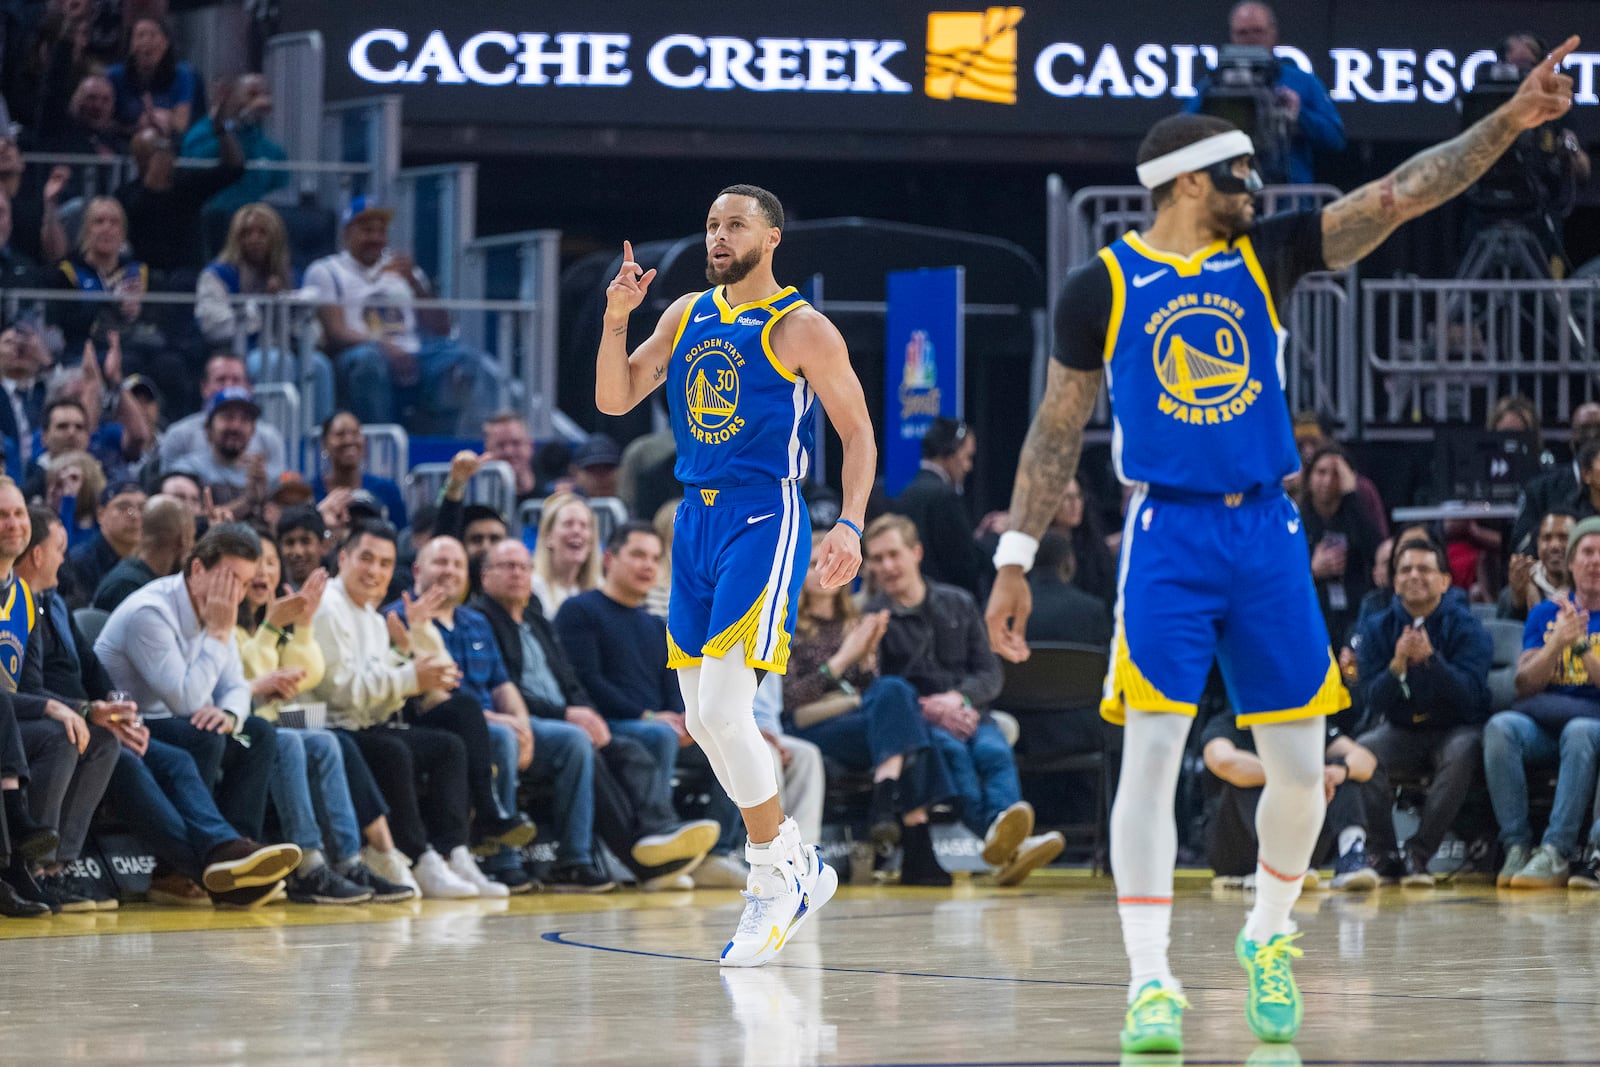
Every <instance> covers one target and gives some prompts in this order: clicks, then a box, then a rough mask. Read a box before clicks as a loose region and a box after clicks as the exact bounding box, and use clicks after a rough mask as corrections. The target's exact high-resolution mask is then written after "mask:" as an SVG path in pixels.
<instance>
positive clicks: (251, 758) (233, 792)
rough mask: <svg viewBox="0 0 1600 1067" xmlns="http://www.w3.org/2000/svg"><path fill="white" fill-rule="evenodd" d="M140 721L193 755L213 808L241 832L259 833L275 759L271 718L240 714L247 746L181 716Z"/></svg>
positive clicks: (275, 740) (275, 736)
mask: <svg viewBox="0 0 1600 1067" xmlns="http://www.w3.org/2000/svg"><path fill="white" fill-rule="evenodd" d="M145 725H147V726H148V727H149V728H150V736H151V737H152V738H158V739H160V740H162V741H165V742H167V743H168V744H169V745H177V746H178V747H179V748H182V749H183V750H184V751H186V752H188V753H189V755H190V756H191V757H193V759H194V763H195V766H196V767H197V768H199V771H200V775H201V777H202V778H204V779H205V781H206V783H207V784H208V785H210V786H211V787H212V788H213V789H215V790H216V794H217V810H218V811H220V812H222V814H223V815H224V817H226V818H227V820H228V822H230V823H232V824H233V825H234V826H236V827H238V829H239V833H240V834H241V835H243V836H244V837H252V838H260V837H261V833H262V830H261V826H262V823H263V822H264V821H265V819H266V816H267V788H268V783H270V782H271V781H272V767H273V764H274V763H276V762H277V760H278V731H277V728H276V727H275V726H274V725H273V724H272V723H270V722H268V721H267V720H266V719H262V718H259V717H258V716H255V715H252V716H250V717H249V718H247V719H245V721H244V722H243V724H241V725H240V727H239V729H238V731H237V732H238V733H242V734H244V735H245V736H247V737H248V738H249V739H250V743H249V744H248V745H244V744H241V743H240V742H239V741H238V740H237V739H236V738H233V737H230V736H228V735H227V734H219V733H214V732H212V731H210V730H201V729H198V728H196V727H195V726H194V724H192V723H191V722H190V721H189V720H188V719H186V718H183V717H181V716H172V717H170V718H165V719H146V720H145ZM219 779H220V784H219Z"/></svg>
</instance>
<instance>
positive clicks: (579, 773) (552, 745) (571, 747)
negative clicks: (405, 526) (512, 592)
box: [414, 537, 616, 895]
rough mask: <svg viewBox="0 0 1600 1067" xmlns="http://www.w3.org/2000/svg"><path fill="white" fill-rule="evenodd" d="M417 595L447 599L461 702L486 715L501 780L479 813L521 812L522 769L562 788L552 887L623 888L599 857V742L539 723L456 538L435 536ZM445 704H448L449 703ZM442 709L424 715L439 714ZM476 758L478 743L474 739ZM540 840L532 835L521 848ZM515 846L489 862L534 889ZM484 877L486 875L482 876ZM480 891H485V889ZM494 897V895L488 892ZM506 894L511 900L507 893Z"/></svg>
mask: <svg viewBox="0 0 1600 1067" xmlns="http://www.w3.org/2000/svg"><path fill="white" fill-rule="evenodd" d="M414 573H415V577H416V583H417V584H416V591H417V595H418V596H419V597H424V596H426V595H427V594H428V593H429V592H430V591H433V590H438V591H439V592H440V594H441V597H440V607H439V608H438V610H437V611H436V612H435V613H434V615H433V625H434V627H435V628H436V629H438V631H439V633H440V635H441V636H442V637H443V638H444V647H445V651H447V652H449V653H450V658H451V659H453V660H455V662H456V666H457V667H459V668H461V688H460V689H459V690H458V692H457V694H456V696H455V697H453V698H452V699H453V700H460V701H465V702H470V703H471V704H472V705H473V706H474V707H473V710H476V711H481V712H482V719H483V720H484V721H485V722H486V723H487V725H488V727H489V729H488V740H489V741H490V743H491V745H492V746H493V752H494V758H493V764H494V766H493V770H494V774H493V776H492V777H491V778H490V779H489V780H488V781H486V782H485V783H484V784H486V785H488V786H489V788H490V789H491V790H493V791H494V792H495V793H497V794H498V795H497V796H496V795H492V794H491V796H489V797H482V796H479V797H478V798H477V801H476V803H477V804H478V806H479V811H480V812H481V811H483V810H484V807H485V805H489V809H488V810H490V811H494V810H500V811H505V812H516V810H517V779H518V772H526V773H527V774H528V776H529V777H530V779H534V780H540V781H543V780H549V781H550V782H551V783H552V785H553V786H554V788H555V796H556V821H557V823H558V826H559V829H558V830H557V842H558V844H557V846H556V848H557V855H558V856H559V857H560V860H559V866H557V867H556V868H555V870H554V871H553V872H552V874H551V876H550V879H549V881H550V883H551V884H554V885H557V886H560V887H562V888H563V889H565V890H567V891H568V892H605V891H607V890H610V889H614V888H616V883H614V882H613V881H611V879H610V878H607V877H606V876H605V875H604V874H602V873H601V872H600V871H598V870H597V869H595V866H594V862H593V856H592V853H591V842H592V839H593V836H594V745H593V744H592V743H591V742H590V740H589V735H588V734H587V733H585V732H584V730H583V728H582V727H581V726H578V725H576V724H574V723H568V722H562V721H555V720H552V719H546V718H542V717H541V718H539V719H533V718H532V717H531V716H530V715H529V714H528V706H527V704H526V702H524V701H523V699H522V692H521V690H520V689H519V688H518V687H517V684H516V682H514V681H513V680H512V679H511V676H510V674H509V673H508V672H507V670H506V664H505V660H504V658H503V657H502V656H501V655H500V647H499V645H498V643H497V642H496V640H495V634H494V629H493V627H491V626H490V624H489V620H488V619H487V618H485V617H484V616H483V615H482V614H481V613H479V612H478V610H477V609H476V608H472V607H468V606H466V604H465V603H464V601H465V599H466V594H467V555H466V552H465V551H464V550H463V549H462V547H461V543H460V542H459V541H457V540H456V539H455V538H453V537H435V538H434V539H433V540H432V541H429V542H428V543H427V544H426V545H424V546H423V548H422V551H421V552H420V553H418V554H417V562H416V566H415V571H414ZM441 707H443V705H441ZM437 713H438V712H437V709H436V710H434V711H430V712H428V713H427V715H424V716H423V717H422V718H421V720H419V721H422V722H427V721H428V715H435V714H437ZM468 755H469V758H470V755H471V742H470V741H469V742H468ZM531 838H532V831H531V828H530V831H529V833H528V837H527V838H526V839H525V840H524V841H523V842H521V843H526V840H530V839H531ZM516 844H518V843H517V842H508V843H507V844H505V845H502V846H501V848H500V849H499V850H498V851H497V852H495V853H494V854H492V855H491V856H490V857H489V859H488V860H486V861H485V864H484V866H485V869H486V871H487V873H488V875H489V877H490V878H492V879H494V881H496V882H498V883H500V885H501V887H502V889H509V890H510V891H511V892H526V891H527V890H528V889H530V888H532V878H531V877H530V876H529V874H528V873H527V871H526V870H525V869H524V868H523V866H522V861H521V860H520V859H519V858H518V856H517V853H516V851H515V847H514V846H515V845H516ZM480 877H481V876H480ZM479 889H480V891H481V890H482V889H483V886H482V885H481V884H480V885H479ZM485 895H488V894H485ZM500 895H504V893H503V892H502V893H501V894H500Z"/></svg>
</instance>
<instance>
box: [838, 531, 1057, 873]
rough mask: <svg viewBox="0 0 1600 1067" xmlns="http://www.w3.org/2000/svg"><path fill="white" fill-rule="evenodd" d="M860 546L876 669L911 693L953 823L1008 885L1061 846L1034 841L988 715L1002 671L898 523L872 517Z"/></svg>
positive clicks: (977, 628)
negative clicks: (956, 805) (880, 616)
mask: <svg viewBox="0 0 1600 1067" xmlns="http://www.w3.org/2000/svg"><path fill="white" fill-rule="evenodd" d="M862 549H863V555H864V556H865V557H866V560H867V566H868V569H869V570H870V572H871V575H872V582H873V587H874V588H875V589H876V590H877V592H876V593H874V594H873V596H871V597H870V598H869V599H868V600H867V604H866V610H867V611H868V612H878V611H887V612H888V617H889V622H888V625H887V627H886V628H885V630H884V635H883V639H882V641H881V642H880V644H879V647H878V668H879V670H881V671H882V672H883V673H884V674H891V675H895V676H897V677H900V678H904V679H905V680H906V681H907V682H909V683H910V684H911V687H912V688H913V689H915V690H916V691H917V695H918V703H919V704H920V706H921V708H922V717H923V718H925V719H927V720H928V722H929V723H930V724H931V725H932V731H931V732H932V735H933V743H934V745H935V747H936V748H937V749H938V750H939V753H940V754H941V755H942V756H943V757H944V760H945V764H946V766H947V767H948V768H949V770H950V775H951V778H952V780H953V781H954V784H955V789H956V793H957V795H958V796H960V797H961V819H962V822H964V823H966V825H967V828H968V829H969V830H971V831H972V832H973V833H974V834H977V835H978V836H979V837H981V838H983V862H985V863H987V864H989V866H991V867H997V868H999V871H998V880H999V881H1000V882H1001V883H1002V884H1003V885H1017V884H1019V883H1020V882H1022V881H1023V879H1025V878H1027V877H1028V875H1029V874H1031V873H1032V872H1033V871H1034V870H1035V869H1036V868H1038V867H1039V866H1041V865H1042V864H1046V863H1049V862H1050V861H1051V860H1053V859H1055V858H1056V857H1057V856H1059V855H1060V854H1061V850H1062V849H1063V848H1065V847H1066V840H1065V839H1064V838H1063V837H1062V836H1061V835H1060V834H1059V833H1056V832H1053V831H1052V832H1051V833H1047V834H1040V835H1038V836H1033V806H1032V805H1030V804H1029V803H1028V802H1027V801H1025V800H1023V799H1022V782H1021V779H1020V778H1019V777H1018V776H1017V763H1016V759H1015V758H1014V757H1013V756H1012V753H1011V746H1010V744H1009V743H1007V741H1006V738H1005V735H1004V734H1002V733H1001V732H1000V727H999V726H998V725H996V724H995V721H994V719H993V718H992V717H991V716H990V715H989V714H988V710H989V704H990V703H991V702H992V701H993V700H994V698H995V697H996V696H998V695H999V694H1000V686H1001V682H1002V674H1001V669H1000V659H999V657H998V656H996V655H995V654H994V652H993V651H992V650H991V649H990V648H989V637H988V630H987V629H986V628H985V626H984V621H983V613H982V612H981V611H980V610H979V609H978V605H977V602H976V601H975V600H973V599H972V595H971V594H970V593H968V592H967V591H966V590H964V589H959V588H957V587H955V586H951V585H945V584H944V583H942V582H931V581H928V580H926V579H924V578H923V577H922V569H921V564H922V545H921V543H920V542H919V541H918V540H917V528H916V526H914V525H913V524H912V522H911V520H910V519H908V518H906V517H905V516H903V515H892V514H891V515H880V516H879V517H878V518H876V519H874V520H873V521H872V523H871V525H869V526H868V527H867V533H866V536H865V537H864V538H862ZM936 620H937V621H936Z"/></svg>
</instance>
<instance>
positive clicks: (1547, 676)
mask: <svg viewBox="0 0 1600 1067" xmlns="http://www.w3.org/2000/svg"><path fill="white" fill-rule="evenodd" d="M1543 536H1544V535H1543V530H1542V528H1541V533H1540V539H1541V541H1542V540H1543ZM1567 545H1568V548H1567V552H1568V556H1569V560H1570V564H1569V565H1570V569H1571V572H1572V591H1571V593H1569V594H1565V595H1561V596H1553V597H1549V598H1548V599H1545V600H1543V601H1541V602H1540V603H1538V604H1535V605H1534V606H1533V607H1532V608H1531V609H1530V610H1529V611H1528V621H1527V624H1526V625H1525V626H1524V627H1523V631H1522V649H1523V651H1522V656H1521V658H1520V659H1518V660H1517V681H1516V684H1517V702H1516V704H1515V705H1513V706H1512V708H1511V709H1510V710H1508V711H1501V712H1497V713H1496V714H1495V715H1494V717H1493V718H1491V719H1490V720H1489V724H1488V725H1487V726H1485V727H1484V728H1483V769H1484V774H1485V776H1486V777H1487V778H1488V781H1489V799H1490V800H1491V801H1493V803H1494V815H1495V819H1496V820H1497V821H1498V822H1499V823H1500V843H1501V844H1502V845H1503V846H1504V847H1505V851H1506V859H1505V864H1504V865H1503V866H1502V867H1501V868H1500V875H1499V878H1498V879H1496V884H1497V885H1501V886H1510V887H1511V888H1513V889H1554V888H1559V887H1561V886H1563V885H1568V884H1570V885H1572V886H1573V887H1574V888H1581V889H1600V821H1597V822H1595V823H1594V825H1592V826H1591V827H1590V829H1589V839H1588V843H1587V844H1586V845H1585V846H1584V848H1583V852H1582V853H1581V854H1580V855H1579V869H1578V873H1577V874H1572V873H1571V872H1570V864H1569V859H1570V857H1571V856H1572V853H1573V850H1574V848H1575V847H1576V846H1577V844H1578V833H1579V831H1580V830H1581V829H1582V828H1583V823H1584V819H1585V818H1586V817H1587V816H1588V814H1589V812H1588V808H1589V798H1590V796H1592V795H1593V794H1594V789H1595V772H1596V766H1597V763H1600V686H1596V685H1595V681H1594V680H1595V679H1596V678H1600V657H1597V656H1596V653H1595V652H1594V651H1592V650H1591V649H1590V641H1591V640H1592V637H1591V635H1592V634H1593V633H1595V632H1596V631H1600V611H1596V610H1595V609H1597V608H1600V518H1596V517H1594V516H1590V517H1589V518H1587V519H1584V520H1583V521H1582V522H1580V523H1578V524H1577V525H1576V526H1574V527H1573V528H1572V531H1571V533H1570V534H1568V540H1567ZM1552 766H1553V767H1555V768H1556V795H1555V800H1554V802H1553V803H1552V805H1551V808H1550V822H1549V824H1548V825H1547V826H1546V827H1545V832H1544V838H1543V840H1541V841H1540V843H1539V847H1538V848H1533V847H1532V846H1533V829H1532V827H1531V826H1529V824H1528V768H1529V767H1537V768H1546V769H1547V768H1549V767H1552Z"/></svg>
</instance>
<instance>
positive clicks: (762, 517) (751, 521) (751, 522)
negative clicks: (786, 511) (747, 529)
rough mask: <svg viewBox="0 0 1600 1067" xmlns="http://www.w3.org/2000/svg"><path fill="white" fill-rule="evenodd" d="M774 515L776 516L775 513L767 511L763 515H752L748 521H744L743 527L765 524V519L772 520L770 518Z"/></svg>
mask: <svg viewBox="0 0 1600 1067" xmlns="http://www.w3.org/2000/svg"><path fill="white" fill-rule="evenodd" d="M776 514H777V512H776V511H769V512H767V513H766V514H765V515H752V516H750V517H749V518H748V519H746V520H744V521H745V525H746V526H754V525H755V524H756V523H758V522H765V521H766V520H767V519H770V518H772V516H774V515H776Z"/></svg>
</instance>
